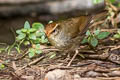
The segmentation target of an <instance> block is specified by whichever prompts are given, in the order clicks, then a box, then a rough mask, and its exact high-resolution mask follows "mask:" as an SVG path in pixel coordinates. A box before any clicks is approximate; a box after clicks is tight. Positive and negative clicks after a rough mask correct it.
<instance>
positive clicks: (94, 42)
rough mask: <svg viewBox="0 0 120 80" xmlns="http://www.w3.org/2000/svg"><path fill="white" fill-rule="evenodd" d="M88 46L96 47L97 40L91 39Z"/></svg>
mask: <svg viewBox="0 0 120 80" xmlns="http://www.w3.org/2000/svg"><path fill="white" fill-rule="evenodd" d="M90 44H91V45H92V46H93V47H96V46H97V44H98V40H97V39H96V38H95V37H92V38H91V39H90Z"/></svg>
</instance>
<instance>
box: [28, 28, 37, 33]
mask: <svg viewBox="0 0 120 80" xmlns="http://www.w3.org/2000/svg"><path fill="white" fill-rule="evenodd" d="M28 31H29V32H35V31H36V29H35V28H31V29H29V30H28Z"/></svg>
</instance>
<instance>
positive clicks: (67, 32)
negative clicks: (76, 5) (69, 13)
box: [45, 16, 93, 50]
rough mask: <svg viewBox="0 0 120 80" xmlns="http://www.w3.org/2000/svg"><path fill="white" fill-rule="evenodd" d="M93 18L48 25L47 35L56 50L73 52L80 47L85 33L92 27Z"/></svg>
mask: <svg viewBox="0 0 120 80" xmlns="http://www.w3.org/2000/svg"><path fill="white" fill-rule="evenodd" d="M92 17H93V16H80V17H76V18H71V19H67V20H63V21H59V22H53V23H50V24H48V25H46V28H45V33H46V35H47V37H48V40H49V42H50V43H51V44H52V45H53V46H55V47H56V48H59V49H62V50H65V49H70V50H73V49H75V48H77V47H78V45H79V44H80V41H81V40H82V38H83V33H85V32H86V30H87V28H88V27H89V26H90V24H91V21H92Z"/></svg>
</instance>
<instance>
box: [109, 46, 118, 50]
mask: <svg viewBox="0 0 120 80" xmlns="http://www.w3.org/2000/svg"><path fill="white" fill-rule="evenodd" d="M119 48H120V45H119V46H115V47H114V48H111V50H115V49H119Z"/></svg>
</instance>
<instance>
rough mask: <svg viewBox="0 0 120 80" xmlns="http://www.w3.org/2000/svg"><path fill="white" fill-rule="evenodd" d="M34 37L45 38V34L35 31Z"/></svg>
mask: <svg viewBox="0 0 120 80" xmlns="http://www.w3.org/2000/svg"><path fill="white" fill-rule="evenodd" d="M36 36H38V37H40V36H45V33H44V32H39V31H36Z"/></svg>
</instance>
